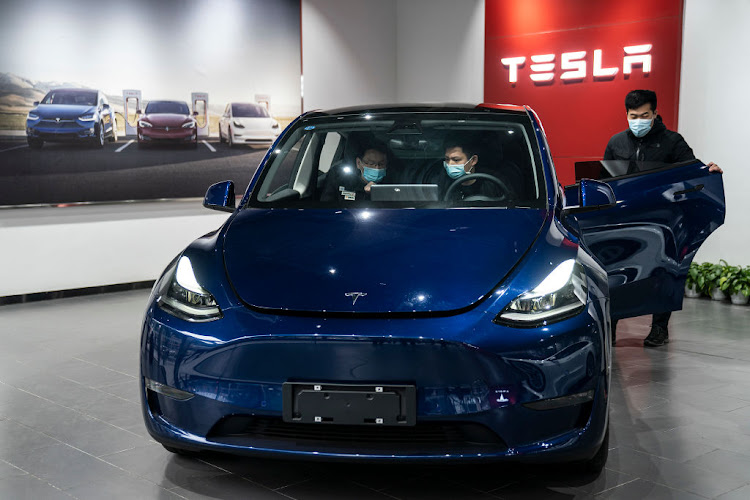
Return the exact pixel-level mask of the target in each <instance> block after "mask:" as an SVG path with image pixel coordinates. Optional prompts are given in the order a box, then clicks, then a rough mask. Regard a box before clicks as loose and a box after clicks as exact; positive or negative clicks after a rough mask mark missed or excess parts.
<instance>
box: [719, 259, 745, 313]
mask: <svg viewBox="0 0 750 500" xmlns="http://www.w3.org/2000/svg"><path fill="white" fill-rule="evenodd" d="M719 288H721V290H722V291H723V292H724V293H725V294H727V295H729V298H730V300H731V301H732V304H747V303H748V299H750V267H745V268H743V267H742V266H725V267H724V268H723V269H722V272H721V278H720V279H719Z"/></svg>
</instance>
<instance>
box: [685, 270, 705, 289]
mask: <svg viewBox="0 0 750 500" xmlns="http://www.w3.org/2000/svg"><path fill="white" fill-rule="evenodd" d="M702 276H703V269H702V268H701V265H700V264H698V263H697V262H691V263H690V268H689V269H688V273H687V278H685V297H690V298H697V297H700V296H701V293H702V292H701V289H702V288H703V281H704V280H703V279H702Z"/></svg>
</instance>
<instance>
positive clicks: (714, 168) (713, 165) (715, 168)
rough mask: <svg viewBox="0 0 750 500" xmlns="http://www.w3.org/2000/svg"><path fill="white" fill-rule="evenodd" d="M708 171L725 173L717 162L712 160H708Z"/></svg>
mask: <svg viewBox="0 0 750 500" xmlns="http://www.w3.org/2000/svg"><path fill="white" fill-rule="evenodd" d="M708 171H709V172H719V173H720V174H723V173H724V171H723V170H722V169H721V167H719V166H718V165H717V164H716V163H714V162H712V161H710V162H708Z"/></svg>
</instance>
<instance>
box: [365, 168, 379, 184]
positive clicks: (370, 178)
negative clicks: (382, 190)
mask: <svg viewBox="0 0 750 500" xmlns="http://www.w3.org/2000/svg"><path fill="white" fill-rule="evenodd" d="M362 178H363V179H364V180H366V181H367V182H380V181H382V180H383V179H384V178H385V169H384V168H370V167H364V171H363V172H362Z"/></svg>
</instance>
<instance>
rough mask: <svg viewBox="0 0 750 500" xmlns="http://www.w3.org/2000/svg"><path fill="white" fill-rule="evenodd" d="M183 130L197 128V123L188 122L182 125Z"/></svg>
mask: <svg viewBox="0 0 750 500" xmlns="http://www.w3.org/2000/svg"><path fill="white" fill-rule="evenodd" d="M182 128H195V122H194V121H193V122H187V123H183V124H182Z"/></svg>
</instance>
